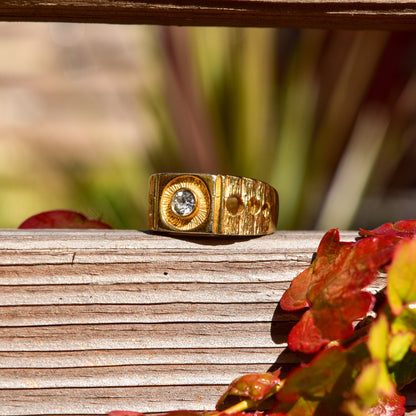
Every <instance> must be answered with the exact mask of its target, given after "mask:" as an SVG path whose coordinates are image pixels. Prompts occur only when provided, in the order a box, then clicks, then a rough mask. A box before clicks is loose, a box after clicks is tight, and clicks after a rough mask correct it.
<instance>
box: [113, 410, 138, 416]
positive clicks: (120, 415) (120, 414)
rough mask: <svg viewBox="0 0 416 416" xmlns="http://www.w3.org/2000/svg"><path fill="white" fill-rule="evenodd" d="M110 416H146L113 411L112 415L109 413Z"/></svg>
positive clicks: (124, 411)
mask: <svg viewBox="0 0 416 416" xmlns="http://www.w3.org/2000/svg"><path fill="white" fill-rule="evenodd" d="M107 415H108V416H144V414H143V413H139V412H130V411H128V410H113V411H112V412H110V413H107Z"/></svg>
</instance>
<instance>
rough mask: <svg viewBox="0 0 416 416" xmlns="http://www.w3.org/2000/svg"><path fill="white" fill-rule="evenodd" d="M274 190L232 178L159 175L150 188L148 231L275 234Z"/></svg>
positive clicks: (244, 179) (257, 182) (202, 175)
mask: <svg viewBox="0 0 416 416" xmlns="http://www.w3.org/2000/svg"><path fill="white" fill-rule="evenodd" d="M278 210H279V199H278V194H277V192H276V190H275V189H274V188H273V187H272V186H270V185H268V184H266V183H264V182H261V181H258V180H255V179H250V178H243V177H238V176H231V175H209V174H177V173H175V174H174V173H157V174H154V175H152V176H151V177H150V183H149V216H148V220H149V228H150V229H151V230H154V231H163V232H176V233H189V234H219V235H246V236H249V235H263V234H270V233H272V232H274V231H275V229H276V223H277V217H278Z"/></svg>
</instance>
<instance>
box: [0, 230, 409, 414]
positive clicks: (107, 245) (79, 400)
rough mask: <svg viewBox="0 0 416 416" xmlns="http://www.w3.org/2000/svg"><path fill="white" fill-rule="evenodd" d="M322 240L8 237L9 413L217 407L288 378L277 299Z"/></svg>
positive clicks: (297, 236)
mask: <svg viewBox="0 0 416 416" xmlns="http://www.w3.org/2000/svg"><path fill="white" fill-rule="evenodd" d="M321 236H322V233H320V232H278V233H275V234H273V235H270V236H266V237H261V238H252V239H227V238H224V239H212V238H211V239H198V238H193V239H186V238H174V237H169V236H161V235H155V234H149V233H143V232H138V231H113V230H110V231H107V230H106V231H101V230H100V231H98V230H97V231H93V230H90V231H81V230H74V231H66V230H55V231H53V230H39V231H24V230H17V231H16V230H14V231H8V230H3V231H0V285H1V295H0V414H1V415H16V416H17V415H52V414H53V415H55V414H59V415H70V414H71V415H81V414H83V415H84V414H85V415H87V414H88V415H102V414H105V413H106V412H108V411H111V410H116V409H123V410H136V411H142V412H163V411H168V410H175V409H183V408H187V409H195V410H197V409H198V410H203V409H213V408H214V406H215V403H216V401H217V400H218V399H219V397H220V395H221V394H222V392H223V391H224V390H225V388H226V386H227V385H228V384H229V383H230V382H231V381H232V379H234V378H235V377H237V376H239V375H243V374H246V373H250V372H262V371H267V370H269V369H271V368H277V367H282V368H283V370H284V371H287V370H289V369H290V368H292V367H293V365H294V364H296V363H298V362H299V357H298V356H297V355H296V354H294V353H292V352H290V351H288V350H287V349H286V345H287V344H286V341H287V335H288V331H289V329H290V327H291V326H292V325H293V323H294V320H295V319H297V318H298V316H296V315H294V314H291V313H287V312H283V311H281V310H280V308H279V306H278V302H279V299H280V297H281V295H282V293H283V291H284V290H285V289H286V288H287V287H288V286H289V284H290V282H291V280H292V279H293V277H294V276H295V275H297V274H298V273H299V272H300V271H301V270H303V269H305V268H306V267H307V266H308V265H309V264H310V261H311V258H312V255H313V253H314V251H315V250H316V248H317V246H318V242H319V239H320V238H321ZM353 236H355V233H354V234H352V233H344V234H343V238H344V240H352V239H353ZM382 285H383V282H377V283H376V284H375V285H374V286H373V287H372V289H371V290H372V291H377V290H379V289H380V288H381V287H382ZM406 396H407V403H408V405H409V406H413V405H416V394H415V392H414V389H413V390H412V389H410V390H409V391H408V392H407V393H406Z"/></svg>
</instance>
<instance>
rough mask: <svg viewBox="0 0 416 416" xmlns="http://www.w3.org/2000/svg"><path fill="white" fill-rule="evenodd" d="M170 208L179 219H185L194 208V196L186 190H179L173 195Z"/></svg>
mask: <svg viewBox="0 0 416 416" xmlns="http://www.w3.org/2000/svg"><path fill="white" fill-rule="evenodd" d="M171 207H172V209H173V211H174V212H175V213H176V214H177V215H179V216H180V217H187V216H188V215H191V214H192V212H193V211H194V209H195V207H196V198H195V195H194V194H193V193H192V192H191V191H189V190H188V189H179V191H176V192H175V194H174V195H173V198H172V203H171Z"/></svg>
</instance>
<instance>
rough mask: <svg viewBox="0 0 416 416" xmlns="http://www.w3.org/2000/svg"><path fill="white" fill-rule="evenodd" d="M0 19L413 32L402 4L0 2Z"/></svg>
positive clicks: (308, 0)
mask: <svg viewBox="0 0 416 416" xmlns="http://www.w3.org/2000/svg"><path fill="white" fill-rule="evenodd" d="M0 20H5V21H61V22H84V23H134V24H138V23H140V24H158V25H180V26H184V25H188V26H195V25H198V26H205V25H209V26H269V27H309V28H332V29H341V28H343V29H378V30H414V29H415V28H416V2H415V1H406V0H362V1H353V0H222V1H215V2H214V1H201V0H188V1H185V2H184V1H182V0H172V1H170V2H166V1H155V0H152V1H146V2H144V1H135V0H59V1H57V0H55V1H43V0H32V1H28V0H3V1H2V2H0Z"/></svg>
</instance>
